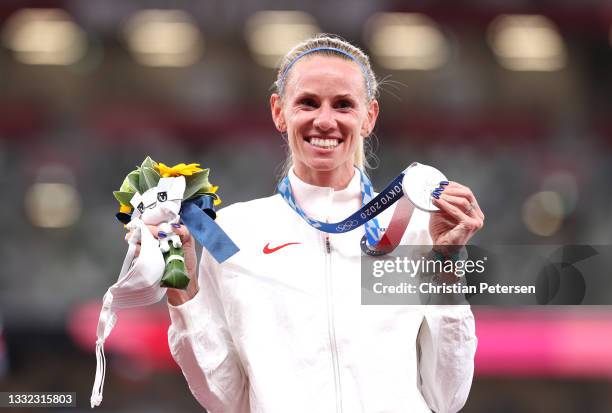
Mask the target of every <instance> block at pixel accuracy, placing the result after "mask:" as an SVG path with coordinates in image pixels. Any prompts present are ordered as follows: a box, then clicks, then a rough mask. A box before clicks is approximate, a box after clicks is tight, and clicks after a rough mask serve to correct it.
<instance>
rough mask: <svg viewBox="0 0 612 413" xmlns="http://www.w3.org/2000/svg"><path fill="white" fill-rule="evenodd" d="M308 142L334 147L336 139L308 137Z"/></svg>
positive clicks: (323, 146)
mask: <svg viewBox="0 0 612 413" xmlns="http://www.w3.org/2000/svg"><path fill="white" fill-rule="evenodd" d="M310 144H311V145H313V146H319V147H322V148H335V147H336V146H338V139H321V138H310Z"/></svg>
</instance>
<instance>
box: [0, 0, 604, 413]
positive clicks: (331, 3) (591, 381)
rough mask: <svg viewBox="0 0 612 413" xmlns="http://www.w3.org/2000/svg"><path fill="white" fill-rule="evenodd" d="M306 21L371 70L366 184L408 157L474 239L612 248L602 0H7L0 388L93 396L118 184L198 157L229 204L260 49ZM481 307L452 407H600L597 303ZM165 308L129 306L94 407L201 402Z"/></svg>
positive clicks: (265, 149)
mask: <svg viewBox="0 0 612 413" xmlns="http://www.w3.org/2000/svg"><path fill="white" fill-rule="evenodd" d="M317 32H329V33H336V34H338V35H341V36H343V37H345V38H346V39H348V40H350V41H353V42H354V43H356V44H358V45H360V46H361V47H363V48H364V49H365V50H366V51H367V52H368V53H370V54H371V57H372V60H373V64H374V68H375V70H376V72H377V74H378V76H379V78H381V79H385V82H384V85H383V87H382V93H381V96H380V99H379V100H380V102H381V116H380V119H379V122H378V126H377V128H376V130H375V132H376V135H377V139H376V142H377V145H375V146H376V154H377V157H378V158H379V159H380V160H381V161H380V162H379V166H378V167H377V168H376V169H374V170H372V171H371V175H372V177H373V181H374V184H375V185H376V186H378V187H380V186H381V185H384V184H385V183H387V182H388V181H389V180H390V179H391V178H392V177H393V176H395V174H397V173H398V171H400V170H402V169H403V168H404V167H405V166H406V165H408V164H409V163H410V162H412V161H415V160H417V161H419V162H422V163H426V164H431V165H435V166H437V167H439V168H440V169H442V170H443V171H444V172H445V173H446V174H447V176H449V177H451V178H452V179H454V180H457V181H460V182H463V183H466V184H468V185H469V186H470V187H471V188H472V190H473V191H474V192H475V194H476V195H477V197H478V199H479V202H480V204H481V206H482V209H483V210H484V211H485V213H486V215H487V222H486V226H485V228H484V230H483V231H481V232H480V233H479V234H478V235H477V236H476V237H475V239H474V240H473V242H474V243H476V244H481V245H487V244H489V245H491V244H495V245H499V244H610V242H611V238H612V213H611V211H612V208H611V207H612V190H611V189H610V185H609V180H610V178H611V177H612V162H610V155H611V151H612V147H611V142H612V139H611V138H612V116H611V115H612V99H610V96H612V3H610V2H609V1H604V0H588V1H569V0H554V1H553V0H549V1H546V0H541V1H528V0H514V1H513V0H498V1H484V0H459V1H454V2H444V1H435V0H421V1H377V2H374V1H365V0H355V1H350V2H347V1H339V0H327V1H310V2H305V1H289V2H281V1H274V0H271V1H263V0H251V1H242V2H238V1H227V2H223V1H188V0H185V1H174V2H170V1H129V2H125V1H119V0H105V1H97V2H93V1H76V0H74V1H51V0H49V1H11V0H5V1H2V2H1V3H0V33H1V41H2V44H1V46H0V185H1V188H2V202H1V203H0V208H1V211H2V212H1V215H0V220H1V221H0V222H1V224H2V230H3V233H4V234H5V235H6V236H5V237H3V241H2V242H1V243H0V317H1V319H2V328H0V331H2V335H0V376H1V378H0V391H73V392H77V399H78V407H77V408H76V409H75V408H72V409H69V411H72V412H77V411H89V406H88V401H89V394H90V391H91V385H92V383H93V375H94V369H95V357H94V354H93V343H94V340H95V337H94V336H95V324H96V321H97V312H98V310H99V305H100V300H101V297H102V295H103V293H104V292H105V290H106V289H107V287H108V286H110V285H111V284H112V283H113V282H114V280H115V279H116V276H117V272H118V270H119V266H120V263H121V260H122V257H123V254H124V253H125V249H126V245H125V243H124V241H123V233H124V230H123V228H122V226H121V225H120V224H119V223H118V222H117V221H116V220H115V218H114V216H113V215H114V213H115V211H116V209H117V205H116V202H115V201H114V199H113V197H112V191H113V190H115V189H117V186H118V185H119V183H120V182H121V180H122V178H123V176H124V175H125V174H126V173H127V172H128V171H129V170H131V169H132V168H133V167H134V166H135V165H136V164H138V163H139V162H140V161H141V160H142V159H143V158H144V156H145V155H146V154H149V155H151V156H152V157H153V158H154V159H156V160H160V161H163V162H165V163H167V164H173V163H178V162H183V161H187V162H201V163H203V165H204V166H205V167H210V168H211V169H212V174H211V180H212V181H213V183H215V184H218V185H220V193H221V195H222V198H223V205H229V204H231V203H233V202H237V201H241V200H248V199H252V198H255V197H262V196H267V195H270V194H272V193H273V191H274V183H275V180H276V178H277V174H278V168H279V165H280V164H281V163H282V161H283V158H284V148H283V146H282V140H281V138H280V136H279V135H278V133H277V132H276V130H275V129H274V126H273V123H272V122H271V119H270V114H269V109H268V97H269V93H270V85H271V84H272V82H273V80H274V76H275V72H274V70H273V68H272V66H273V65H274V63H275V62H276V61H277V60H278V57H279V54H281V53H284V52H285V51H286V50H287V47H288V46H289V45H291V44H294V43H295V42H297V41H298V40H301V39H302V38H304V37H306V36H308V35H310V34H313V33H317ZM254 219H256V217H254ZM610 294H611V295H612V292H610ZM475 314H476V317H477V320H478V321H477V332H478V335H479V339H480V344H479V349H478V354H477V359H476V376H475V380H474V385H473V387H472V392H471V395H470V398H469V400H468V403H467V405H466V407H465V409H464V411H465V412H500V413H506V412H508V413H510V412H524V413H530V412H550V411H555V412H561V413H563V412H608V411H612V385H611V380H610V378H611V377H612V350H610V344H609V343H610V342H611V340H610V339H611V338H612V310H611V309H610V307H608V308H606V307H580V308H579V307H566V308H552V309H550V308H548V309H541V308H524V309H513V310H501V309H492V308H476V309H475ZM168 322H169V321H168V316H167V311H166V309H165V307H164V304H160V305H157V306H152V307H148V308H144V309H137V310H132V311H123V312H122V314H121V315H120V319H119V325H118V327H117V328H116V329H115V331H114V332H113V335H112V336H111V338H110V339H109V341H108V345H107V353H108V358H109V360H110V361H109V370H108V374H107V378H106V386H105V398H104V401H103V404H102V406H101V408H99V409H100V411H108V412H165V411H180V412H190V411H201V409H200V407H199V405H198V404H197V402H196V401H195V399H194V398H193V397H192V396H191V394H190V393H189V391H188V388H187V385H186V382H185V381H184V379H183V377H182V375H181V373H180V370H179V369H178V368H177V367H176V365H175V364H174V362H173V361H172V359H171V358H170V356H169V354H168V349H167V343H166V328H167V325H168ZM373 350H374V349H373ZM23 411H26V410H23ZM36 411H42V409H36Z"/></svg>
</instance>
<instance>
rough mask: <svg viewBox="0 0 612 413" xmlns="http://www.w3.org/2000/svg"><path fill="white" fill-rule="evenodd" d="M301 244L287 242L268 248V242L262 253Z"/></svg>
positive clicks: (269, 252) (270, 252)
mask: <svg viewBox="0 0 612 413" xmlns="http://www.w3.org/2000/svg"><path fill="white" fill-rule="evenodd" d="M294 244H301V242H288V243H286V244H282V245H279V246H278V247H274V248H270V243H269V242H268V243H267V244H266V246H265V247H263V253H264V254H272V253H273V252H276V251H278V250H279V249H281V248H285V247H286V246H288V245H294Z"/></svg>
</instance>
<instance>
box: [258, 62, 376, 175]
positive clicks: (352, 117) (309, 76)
mask: <svg viewBox="0 0 612 413" xmlns="http://www.w3.org/2000/svg"><path fill="white" fill-rule="evenodd" d="M285 81H286V85H285V90H284V96H283V97H282V98H281V97H280V96H279V95H277V94H273V95H272V97H271V99H270V103H271V107H272V116H273V118H274V121H275V123H276V125H277V128H278V129H279V130H280V131H281V132H286V133H287V136H288V140H289V147H290V149H291V153H292V156H293V166H294V171H295V173H296V175H298V176H299V177H300V178H301V179H303V180H305V181H306V182H309V183H312V184H315V185H321V186H333V187H343V185H344V186H346V184H348V182H349V181H350V178H351V177H352V176H353V162H354V158H355V152H356V150H357V149H358V143H359V140H361V139H364V136H368V135H369V134H370V133H371V131H372V128H373V127H374V123H375V122H376V117H377V116H378V102H377V101H376V100H371V101H370V102H368V101H367V97H366V95H367V94H366V86H365V79H364V74H363V72H362V71H361V68H360V67H359V65H358V64H357V63H355V62H352V61H350V60H346V59H343V58H340V57H336V56H323V55H313V56H307V57H303V58H302V59H300V60H299V61H298V62H297V63H296V64H295V65H294V66H293V67H292V68H291V71H290V72H289V75H288V78H287V79H285Z"/></svg>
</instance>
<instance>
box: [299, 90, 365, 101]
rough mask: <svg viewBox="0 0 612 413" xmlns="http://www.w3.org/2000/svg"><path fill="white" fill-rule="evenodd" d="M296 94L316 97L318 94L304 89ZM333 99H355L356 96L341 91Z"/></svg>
mask: <svg viewBox="0 0 612 413" xmlns="http://www.w3.org/2000/svg"><path fill="white" fill-rule="evenodd" d="M297 96H298V97H316V96H318V95H317V94H316V93H314V92H309V91H304V92H301V93H299V94H298V95H297ZM334 99H353V100H355V99H356V98H355V97H354V96H353V95H351V94H350V93H343V94H341V95H335V96H334Z"/></svg>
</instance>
